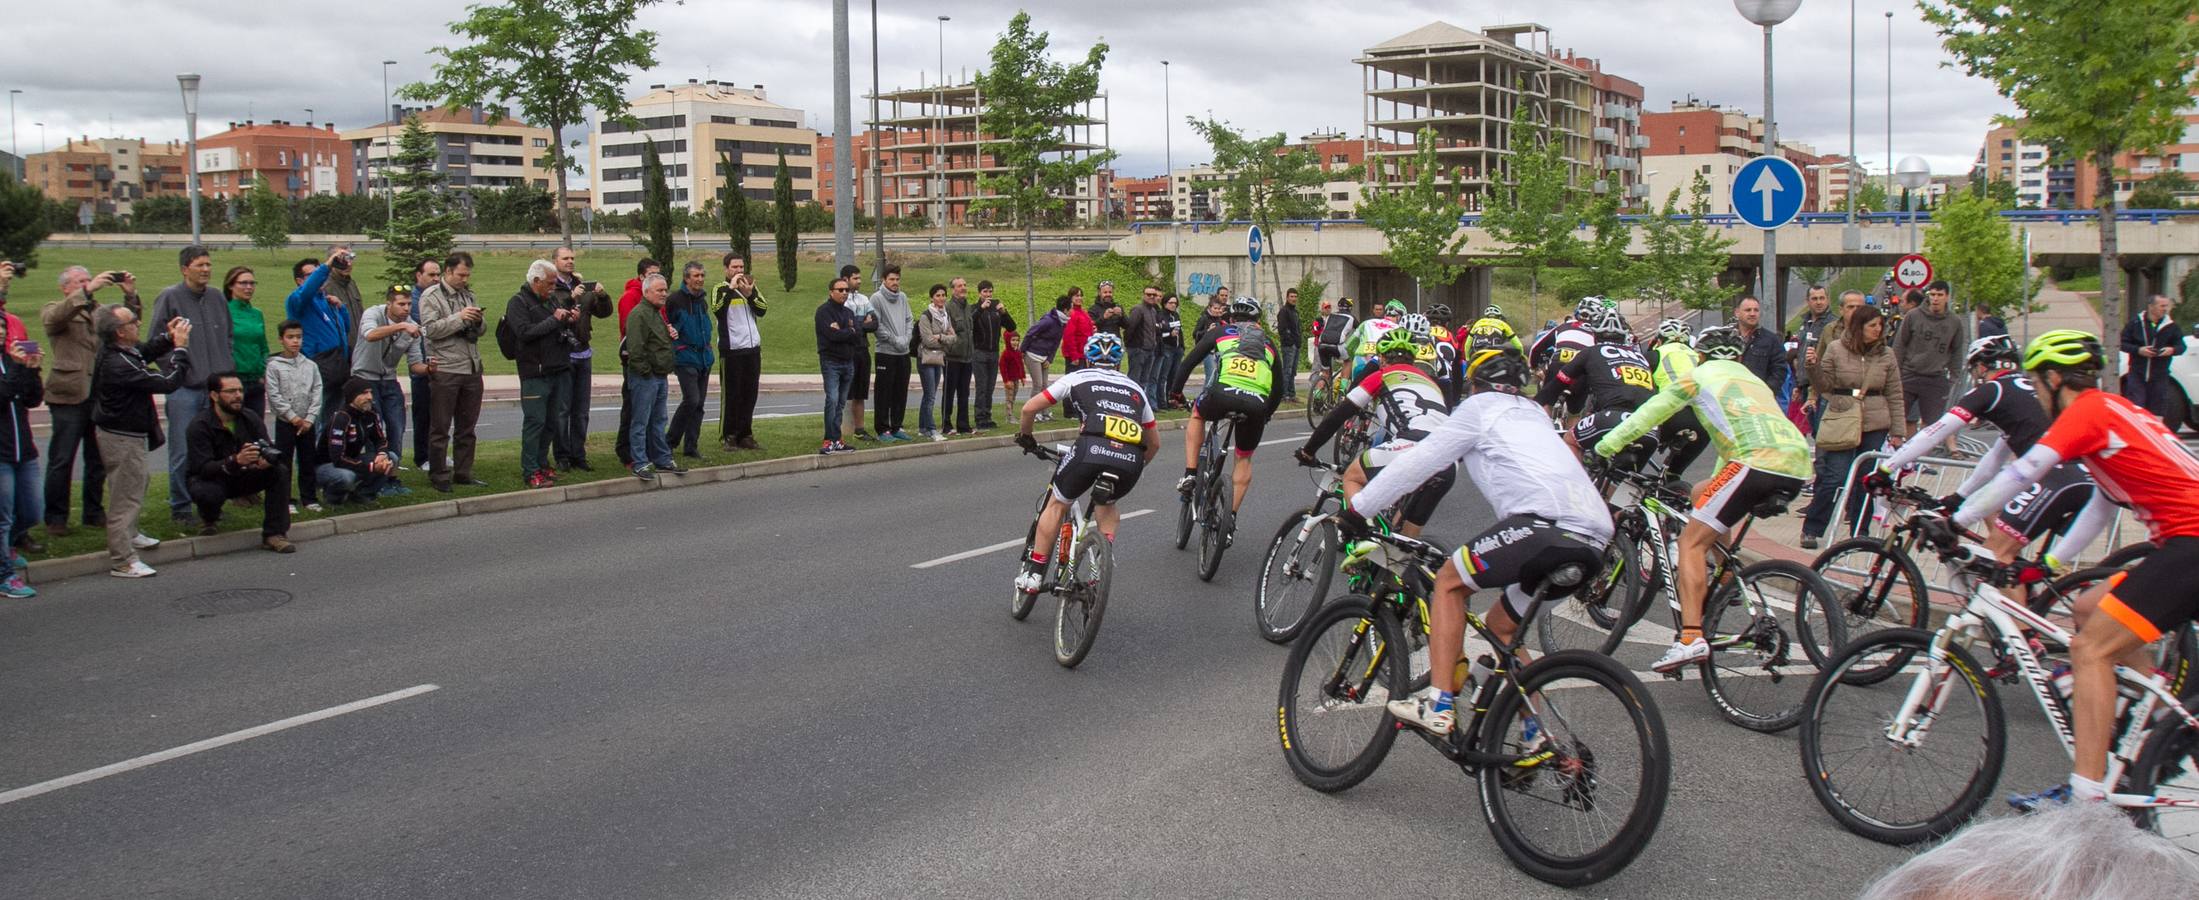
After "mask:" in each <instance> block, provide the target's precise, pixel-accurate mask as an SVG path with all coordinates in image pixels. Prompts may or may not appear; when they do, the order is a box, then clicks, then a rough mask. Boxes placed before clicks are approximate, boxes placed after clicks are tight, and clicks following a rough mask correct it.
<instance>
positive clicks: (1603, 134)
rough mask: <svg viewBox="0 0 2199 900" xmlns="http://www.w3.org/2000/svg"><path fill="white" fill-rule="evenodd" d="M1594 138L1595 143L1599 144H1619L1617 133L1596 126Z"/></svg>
mask: <svg viewBox="0 0 2199 900" xmlns="http://www.w3.org/2000/svg"><path fill="white" fill-rule="evenodd" d="M1595 137H1596V142H1597V143H1599V144H1616V143H1618V142H1619V133H1618V132H1617V131H1614V130H1612V129H1610V128H1607V127H1604V126H1602V125H1598V126H1596V131H1595Z"/></svg>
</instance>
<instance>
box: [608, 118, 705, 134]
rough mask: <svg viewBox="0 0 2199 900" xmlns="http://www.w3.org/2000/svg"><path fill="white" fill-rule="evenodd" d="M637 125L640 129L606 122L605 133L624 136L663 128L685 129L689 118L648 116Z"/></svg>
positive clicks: (619, 123)
mask: <svg viewBox="0 0 2199 900" xmlns="http://www.w3.org/2000/svg"><path fill="white" fill-rule="evenodd" d="M637 124H638V126H639V127H636V128H628V127H626V124H625V123H623V122H605V123H603V133H604V134H624V133H626V132H629V131H654V130H657V129H662V128H685V127H687V117H686V116H684V115H681V116H648V117H645V118H642V119H641V120H639V122H638V123H637Z"/></svg>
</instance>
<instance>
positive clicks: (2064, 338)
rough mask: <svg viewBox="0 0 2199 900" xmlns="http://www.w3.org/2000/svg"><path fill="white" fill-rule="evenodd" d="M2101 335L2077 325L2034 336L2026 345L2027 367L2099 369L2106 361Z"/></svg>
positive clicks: (2024, 364) (2025, 364)
mask: <svg viewBox="0 0 2199 900" xmlns="http://www.w3.org/2000/svg"><path fill="white" fill-rule="evenodd" d="M2106 359H2107V357H2106V353H2105V352H2104V351H2102V350H2101V349H2100V339H2099V338H2097V337H2094V336H2092V335H2090V334H2088V333H2085V332H2082V331H2078V330H2076V329H2074V328H2056V329H2054V330H2053V331H2049V332H2047V333H2045V334H2042V335H2039V336H2038V337H2035V338H2032V339H2031V346H2029V347H2026V348H2024V351H2023V367H2024V368H2026V369H2032V370H2037V369H2081V370H2089V369H2097V368H2099V367H2100V366H2101V365H2102V364H2103V363H2104V362H2105V361H2106Z"/></svg>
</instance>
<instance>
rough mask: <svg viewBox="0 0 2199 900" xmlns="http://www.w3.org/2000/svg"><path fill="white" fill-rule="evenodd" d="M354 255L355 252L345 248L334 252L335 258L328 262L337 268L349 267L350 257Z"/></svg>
mask: <svg viewBox="0 0 2199 900" xmlns="http://www.w3.org/2000/svg"><path fill="white" fill-rule="evenodd" d="M355 255H356V254H354V253H352V252H351V251H349V250H345V251H343V252H341V253H338V254H336V258H335V260H333V261H331V262H330V263H329V264H330V265H333V266H335V267H336V268H339V269H348V268H351V258H352V257H353V256H355Z"/></svg>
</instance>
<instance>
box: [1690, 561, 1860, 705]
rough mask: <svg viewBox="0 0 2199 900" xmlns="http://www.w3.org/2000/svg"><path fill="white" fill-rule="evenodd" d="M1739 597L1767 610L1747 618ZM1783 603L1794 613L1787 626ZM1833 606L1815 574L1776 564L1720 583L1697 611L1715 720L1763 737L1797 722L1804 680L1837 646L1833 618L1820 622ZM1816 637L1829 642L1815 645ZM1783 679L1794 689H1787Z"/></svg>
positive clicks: (1757, 567) (1755, 566) (1837, 624)
mask: <svg viewBox="0 0 2199 900" xmlns="http://www.w3.org/2000/svg"><path fill="white" fill-rule="evenodd" d="M1744 591H1746V592H1748V594H1749V595H1753V596H1755V597H1760V598H1763V600H1764V601H1765V606H1766V607H1767V608H1766V611H1765V612H1764V613H1762V614H1758V613H1755V612H1752V611H1751V609H1750V605H1749V604H1748V603H1747V602H1746V601H1745V600H1744ZM1782 599H1783V600H1785V601H1786V602H1787V603H1788V604H1790V605H1791V606H1792V607H1793V610H1792V615H1791V617H1789V619H1788V621H1791V622H1793V623H1794V624H1793V625H1791V626H1790V625H1789V624H1787V622H1786V621H1782V619H1781V617H1780V615H1779V611H1778V609H1777V606H1778V602H1777V601H1778V600H1782ZM1833 602H1834V601H1833V595H1832V589H1831V588H1828V587H1826V586H1825V582H1824V579H1821V578H1818V577H1817V573H1816V572H1813V571H1810V568H1809V567H1808V566H1805V565H1802V564H1801V563H1798V562H1791V561H1788V560H1783V559H1774V560H1765V561H1763V562H1759V563H1755V564H1753V565H1750V566H1747V567H1745V568H1743V569H1742V570H1741V571H1740V572H1739V573H1737V574H1736V575H1735V576H1734V577H1733V578H1732V579H1731V580H1729V581H1727V582H1726V584H1725V586H1724V587H1723V588H1721V589H1720V590H1719V591H1718V593H1717V594H1716V596H1714V597H1712V598H1711V602H1710V603H1708V604H1706V608H1705V609H1704V611H1703V633H1704V636H1705V637H1707V638H1709V639H1710V640H1711V642H1712V650H1711V653H1710V658H1709V659H1706V660H1704V661H1703V664H1702V666H1701V671H1702V674H1703V692H1704V693H1705V694H1707V695H1709V697H1710V700H1711V703H1712V704H1713V705H1715V706H1716V707H1717V708H1718V714H1719V715H1720V716H1723V717H1725V720H1726V721H1728V722H1732V723H1733V724H1735V725H1739V726H1741V727H1743V728H1746V729H1748V730H1750V731H1756V732H1761V733H1765V734H1774V733H1777V732H1781V731H1785V730H1787V729H1789V728H1793V727H1794V726H1795V723H1797V722H1799V721H1801V717H1802V709H1803V706H1804V705H1805V704H1806V703H1807V702H1808V699H1809V695H1808V681H1809V680H1810V679H1812V678H1815V677H1816V674H1817V672H1819V671H1823V669H1824V667H1825V665H1826V663H1827V662H1829V661H1830V658H1831V657H1832V655H1833V654H1834V652H1835V651H1836V650H1837V648H1838V647H1839V646H1840V645H1841V643H1842V641H1841V640H1840V635H1841V630H1842V629H1841V624H1840V621H1839V619H1838V618H1837V617H1833V618H1829V619H1828V618H1827V617H1826V610H1828V609H1830V608H1831V606H1832V604H1833ZM1820 639H1822V640H1823V641H1826V642H1829V643H1827V644H1826V645H1824V646H1819V642H1820ZM1720 644H1725V645H1726V646H1722V647H1721V646H1719V645H1720ZM1797 649H1799V650H1801V651H1802V652H1801V653H1800V654H1799V655H1798V654H1797V653H1796V650H1797ZM1805 663H1806V664H1808V665H1809V666H1810V670H1809V671H1807V672H1805V671H1803V670H1802V667H1803V665H1804V664H1805ZM1788 681H1795V682H1798V684H1796V685H1794V686H1792V687H1788V686H1786V683H1787V682H1788Z"/></svg>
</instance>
